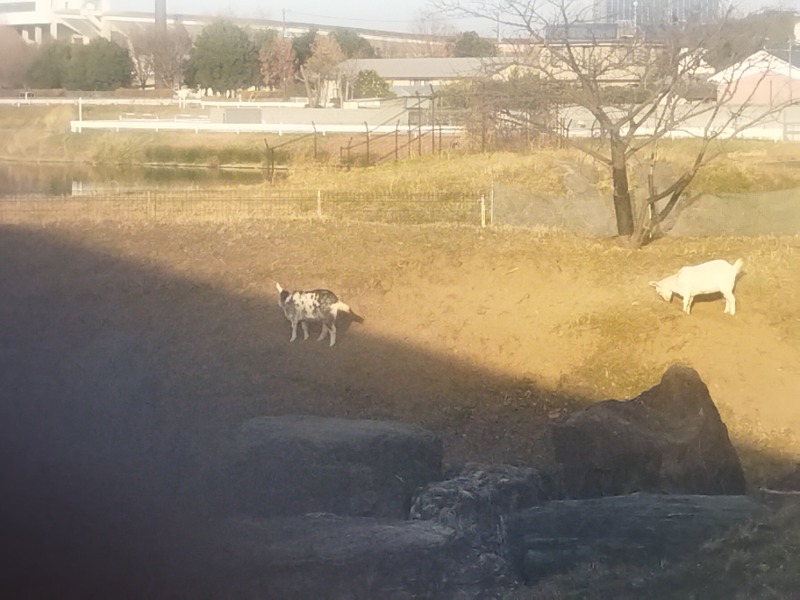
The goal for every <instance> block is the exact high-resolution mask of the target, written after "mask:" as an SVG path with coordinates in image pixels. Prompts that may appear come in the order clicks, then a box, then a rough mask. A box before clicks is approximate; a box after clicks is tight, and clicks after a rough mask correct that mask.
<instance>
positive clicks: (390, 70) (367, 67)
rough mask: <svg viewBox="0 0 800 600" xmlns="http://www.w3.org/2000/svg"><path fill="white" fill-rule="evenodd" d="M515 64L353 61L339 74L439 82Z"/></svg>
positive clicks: (466, 60) (463, 60)
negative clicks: (364, 72)
mask: <svg viewBox="0 0 800 600" xmlns="http://www.w3.org/2000/svg"><path fill="white" fill-rule="evenodd" d="M500 64H502V65H504V66H507V65H509V64H511V61H510V60H509V59H504V58H471V57H470V58H452V57H451V58H351V59H349V60H346V61H344V62H343V63H342V64H340V65H339V71H341V72H345V73H357V72H359V71H375V72H376V73H377V74H378V76H379V77H381V78H382V79H389V80H396V79H410V80H418V81H420V80H438V79H461V78H465V77H477V76H479V75H482V74H486V73H489V72H491V70H492V68H494V69H495V70H496V69H497V67H498V65H500Z"/></svg>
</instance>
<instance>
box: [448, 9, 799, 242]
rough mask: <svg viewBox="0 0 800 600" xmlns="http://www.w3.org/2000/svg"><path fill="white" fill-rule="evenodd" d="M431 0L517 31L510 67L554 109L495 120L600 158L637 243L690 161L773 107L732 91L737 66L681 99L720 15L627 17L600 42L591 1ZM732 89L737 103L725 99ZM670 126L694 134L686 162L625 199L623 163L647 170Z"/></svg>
mask: <svg viewBox="0 0 800 600" xmlns="http://www.w3.org/2000/svg"><path fill="white" fill-rule="evenodd" d="M435 4H437V5H438V6H439V7H440V8H442V9H446V10H449V11H453V12H455V13H457V14H459V15H461V16H470V17H480V18H484V19H487V20H489V21H491V22H493V23H496V24H498V25H502V26H503V27H504V28H506V29H507V30H510V31H514V32H516V34H517V35H518V36H519V37H520V38H524V39H525V41H526V43H524V44H521V47H523V48H524V49H525V50H524V51H521V52H520V53H519V54H518V55H517V57H516V60H517V69H518V70H521V71H522V72H525V73H528V74H530V75H532V76H534V77H536V78H538V79H539V80H540V81H541V84H542V85H543V86H544V89H546V90H547V91H548V98H549V100H550V102H551V109H552V110H553V111H556V112H557V114H558V115H560V116H561V118H560V119H547V120H543V119H537V120H536V122H533V123H531V121H530V120H529V119H527V118H526V113H525V112H524V111H505V112H504V113H499V114H498V115H497V117H499V118H498V119H497V121H499V122H502V123H504V124H506V125H509V124H511V125H513V124H518V125H519V124H524V125H525V126H531V125H533V126H535V127H538V128H539V129H540V131H542V132H543V133H545V134H546V135H551V136H554V137H560V138H562V139H566V141H568V142H569V143H571V144H573V145H575V146H576V147H578V148H579V149H580V150H582V151H583V152H585V153H586V154H588V155H589V156H591V157H593V158H594V159H595V160H596V161H599V162H600V163H601V164H603V165H605V166H606V167H607V168H608V169H609V171H610V174H611V179H612V183H613V200H614V210H615V216H616V222H617V232H618V234H619V235H620V236H624V237H626V238H629V239H630V241H631V244H632V245H634V246H637V247H638V246H640V245H642V244H643V243H646V242H647V241H648V240H649V239H650V238H651V236H652V235H653V232H654V230H655V229H656V228H657V226H658V225H659V223H661V222H663V220H664V219H665V218H666V217H667V216H668V215H669V214H670V213H671V211H672V210H673V209H674V208H675V207H676V205H677V204H678V202H679V201H680V199H681V198H682V197H683V196H684V193H685V192H686V190H687V187H688V186H689V184H690V183H691V182H692V180H693V179H694V177H695V176H696V175H697V173H698V171H699V170H700V169H701V168H702V167H703V166H704V165H705V164H707V163H708V162H709V161H710V160H712V159H713V158H715V157H716V156H718V155H719V153H720V150H721V146H720V143H721V142H723V141H724V140H726V139H729V138H731V137H734V136H736V135H737V134H739V133H741V132H742V131H743V130H744V129H747V128H749V127H751V126H753V125H754V124H755V123H758V122H759V121H761V120H763V119H764V118H765V117H767V116H768V115H770V114H772V113H774V112H775V111H776V110H779V109H780V108H782V105H781V106H779V105H777V104H775V103H770V104H768V105H762V106H758V105H756V104H755V103H754V102H752V100H753V98H754V95H755V89H756V88H755V87H748V90H749V91H748V92H746V93H744V98H742V95H743V94H742V92H743V89H740V83H741V81H743V78H742V76H741V75H742V73H741V72H737V71H736V69H734V70H733V71H731V72H730V73H728V74H727V75H726V77H725V78H724V79H723V80H721V81H719V82H717V89H716V98H715V99H714V98H713V96H712V98H711V99H709V100H707V101H705V102H701V101H691V100H688V99H687V91H688V90H689V89H690V87H691V86H693V85H695V84H696V83H697V82H698V81H701V80H703V79H704V77H707V76H708V75H710V72H709V69H708V68H707V65H706V64H705V61H704V59H703V55H704V52H703V48H704V41H705V40H706V39H707V38H708V36H709V35H711V34H712V33H713V32H715V31H717V30H718V29H719V28H720V27H721V25H722V24H723V23H724V22H725V20H726V18H727V17H726V16H722V17H720V19H719V20H718V21H716V22H715V23H714V24H713V26H704V27H702V28H700V27H698V26H697V24H692V23H688V24H687V23H677V24H676V23H668V24H665V25H664V26H662V27H661V28H659V29H658V31H656V32H653V31H648V32H647V33H648V35H645V32H644V31H642V29H641V28H639V27H636V26H635V25H634V26H633V27H632V30H631V31H630V32H629V35H626V36H623V37H618V38H617V39H614V40H606V41H603V42H601V41H599V40H598V39H597V37H596V35H595V34H594V32H593V30H592V28H591V26H590V25H587V24H588V23H590V22H591V17H592V14H591V6H589V5H587V2H581V1H579V0H522V1H519V0H485V1H477V2H470V1H468V0H435ZM518 39H519V38H518ZM762 77H763V75H762ZM756 87H757V86H756ZM734 98H738V100H737V102H738V103H737V104H733V103H732V102H731V100H732V99H734ZM784 104H785V103H784ZM570 111H572V113H573V114H582V116H583V115H586V116H588V117H589V119H590V120H593V121H594V126H593V127H592V130H593V133H594V134H595V136H596V137H586V138H581V139H575V138H574V137H568V129H566V128H564V124H565V120H567V119H568V118H569V117H568V116H565V115H569V114H570ZM679 130H683V131H687V130H688V131H691V132H693V134H694V135H695V136H696V138H697V140H698V142H699V143H698V145H697V149H696V150H695V152H694V153H693V158H692V160H691V161H690V164H689V166H688V167H687V168H686V169H685V170H684V171H683V172H681V173H679V174H677V175H676V176H675V178H674V180H672V181H671V182H669V183H668V184H666V185H664V186H663V187H662V188H660V189H659V188H658V187H657V186H656V184H655V180H654V179H655V178H654V177H652V176H651V177H649V178H648V184H647V189H646V190H644V191H643V193H642V194H641V196H642V203H641V205H640V206H638V207H635V206H634V202H633V194H632V190H631V179H630V176H631V168H632V165H634V164H636V163H639V164H645V165H649V166H648V168H649V169H650V173H652V172H653V171H654V169H655V165H656V163H657V161H658V145H659V141H661V140H663V139H664V138H666V137H669V136H671V135H673V134H674V132H676V131H679Z"/></svg>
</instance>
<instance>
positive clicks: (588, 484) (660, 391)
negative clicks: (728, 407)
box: [551, 365, 746, 498]
mask: <svg viewBox="0 0 800 600" xmlns="http://www.w3.org/2000/svg"><path fill="white" fill-rule="evenodd" d="M551 437H552V442H553V449H554V455H555V459H556V462H557V463H558V464H559V467H560V469H561V475H562V478H563V485H564V491H565V495H566V496H567V497H571V498H592V497H598V496H610V495H620V494H628V493H631V492H636V491H650V492H662V493H673V494H743V493H744V492H745V487H746V486H745V479H744V472H743V471H742V466H741V463H740V462H739V457H738V456H737V454H736V451H735V450H734V448H733V445H732V444H731V441H730V438H729V437H728V430H727V428H726V427H725V424H724V423H723V422H722V420H721V419H720V416H719V412H717V408H716V406H714V403H713V401H712V400H711V396H710V395H709V393H708V388H707V387H706V386H705V384H704V383H703V382H702V380H701V379H700V376H699V375H698V374H697V372H696V371H695V370H694V369H691V368H690V367H686V366H682V365H673V366H671V367H670V368H669V369H667V371H666V372H665V373H664V375H663V377H662V378H661V383H659V384H658V385H656V386H655V387H653V388H651V389H649V390H646V391H644V392H642V393H641V394H640V395H639V396H637V397H636V398H633V399H632V400H628V401H618V400H607V401H605V402H599V403H597V404H594V405H592V406H590V407H588V408H587V409H585V410H583V411H581V412H578V413H576V414H573V415H570V416H568V417H566V418H565V419H563V420H560V421H557V422H554V423H552V424H551Z"/></svg>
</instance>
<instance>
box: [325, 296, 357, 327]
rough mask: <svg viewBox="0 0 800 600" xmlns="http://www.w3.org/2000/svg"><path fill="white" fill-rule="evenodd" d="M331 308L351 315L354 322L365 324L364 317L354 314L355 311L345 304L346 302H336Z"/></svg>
mask: <svg viewBox="0 0 800 600" xmlns="http://www.w3.org/2000/svg"><path fill="white" fill-rule="evenodd" d="M331 308H333V309H335V310H337V311H342V312H346V313H350V316H351V317H352V318H353V321H355V322H356V323H363V322H364V317H362V316H361V315H357V314H356V313H354V312H353V309H352V308H350V307H349V306H348V305H347V304H345V303H344V302H342V301H341V300H339V301H338V302H336V303H335V304H332V305H331Z"/></svg>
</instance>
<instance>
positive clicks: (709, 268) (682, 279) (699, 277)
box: [650, 258, 744, 315]
mask: <svg viewBox="0 0 800 600" xmlns="http://www.w3.org/2000/svg"><path fill="white" fill-rule="evenodd" d="M743 264H744V261H743V260H742V259H741V258H740V259H738V260H737V261H736V262H735V263H733V264H731V263H729V262H728V261H726V260H719V259H718V260H710V261H708V262H704V263H702V264H699V265H693V266H690V267H681V269H680V270H679V271H678V272H677V273H675V275H670V276H669V277H665V278H664V279H662V280H661V281H651V282H650V285H651V286H653V287H654V288H656V292H657V293H658V295H659V296H661V297H662V298H663V299H664V300H666V301H667V302H671V301H672V295H673V294H678V295H679V296H680V297H681V298H683V312H685V313H686V314H687V315H688V314H691V310H692V300H694V297H695V296H701V295H703V294H716V293H721V294H722V296H723V297H724V298H725V311H724V312H725V313H726V314H731V315H735V314H736V298H734V297H733V287H734V286H735V285H736V276H737V275H738V274H739V272H740V271H741V270H742V265H743Z"/></svg>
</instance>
